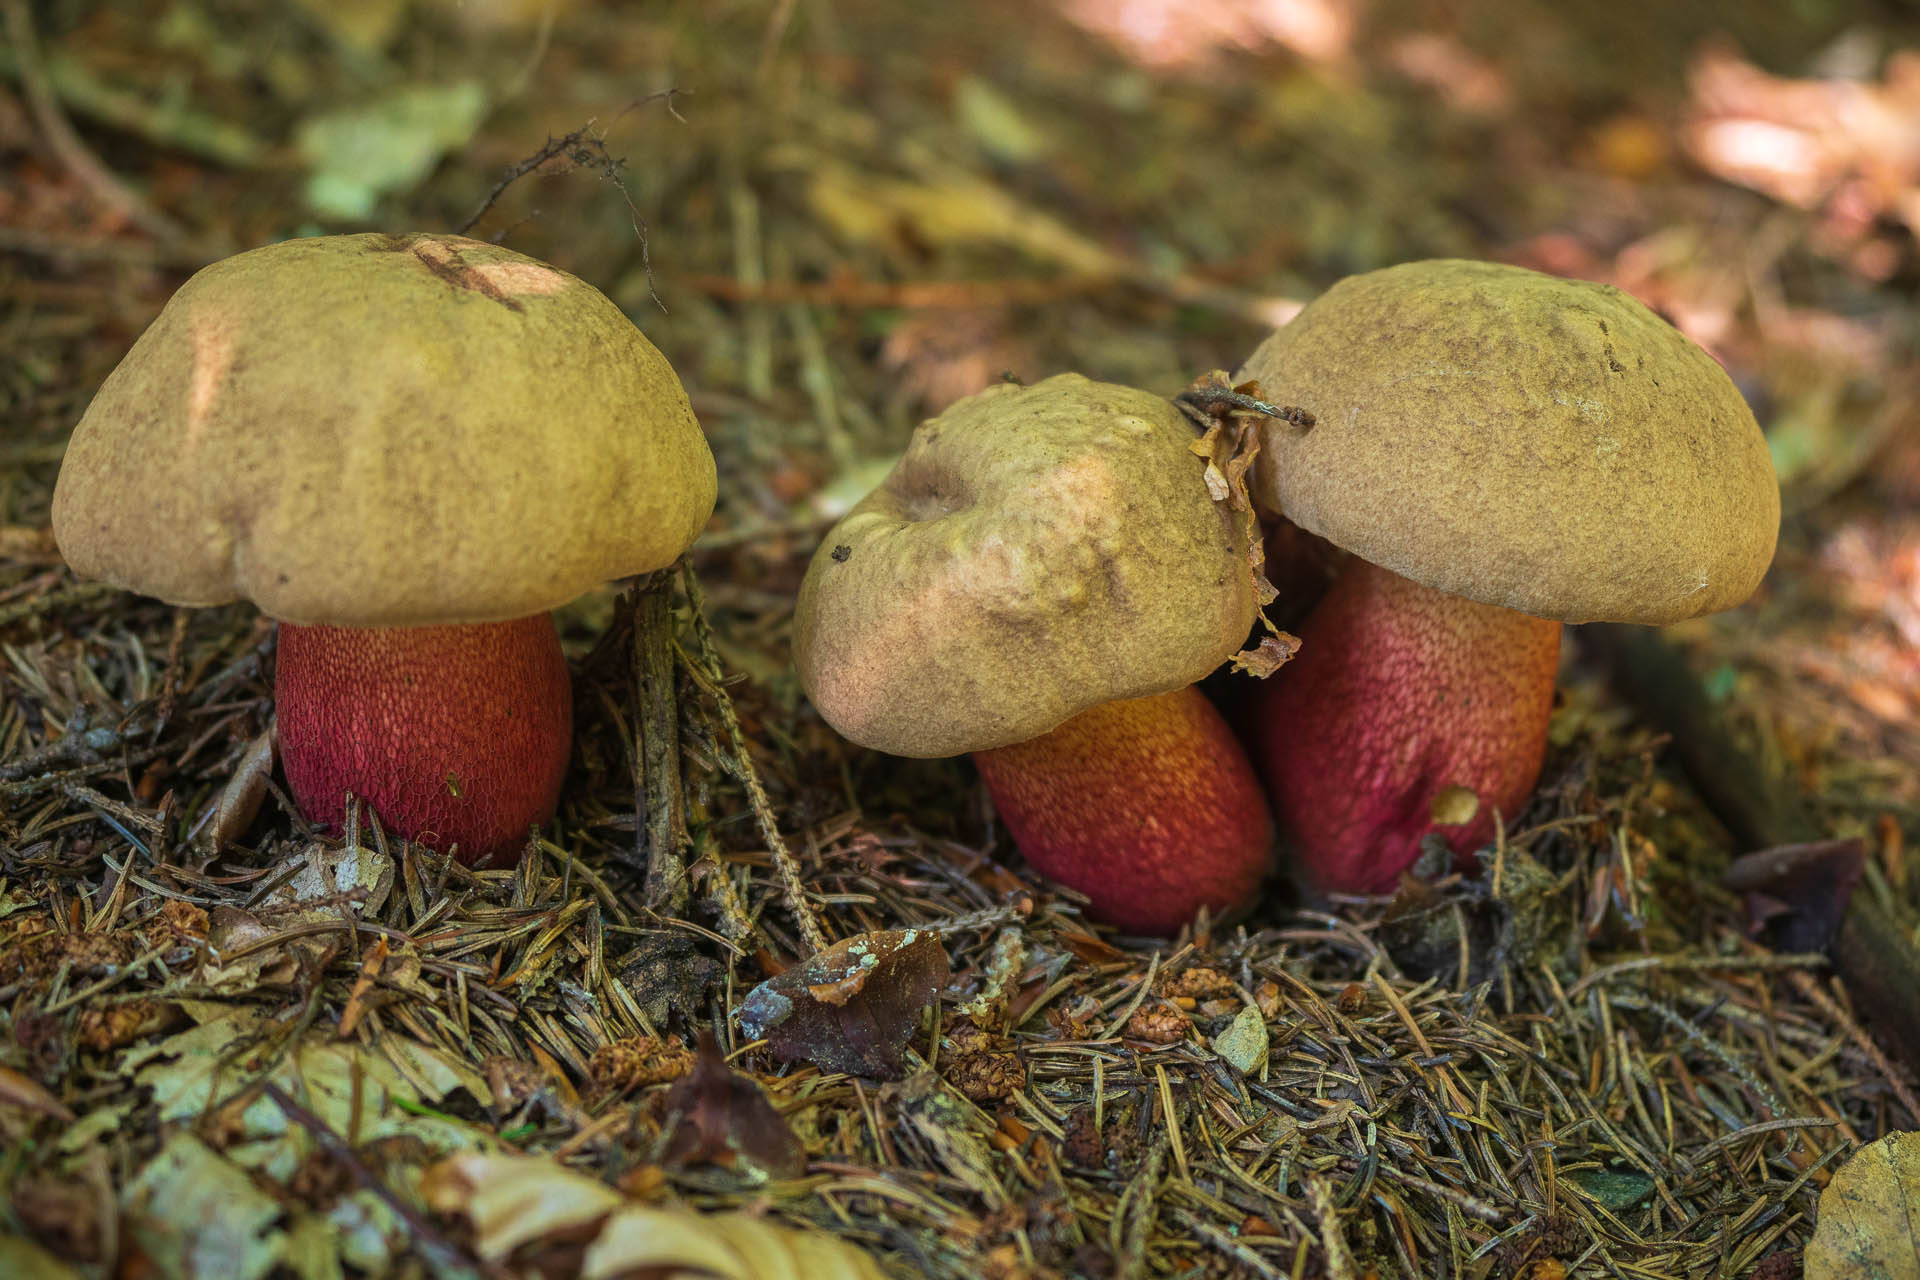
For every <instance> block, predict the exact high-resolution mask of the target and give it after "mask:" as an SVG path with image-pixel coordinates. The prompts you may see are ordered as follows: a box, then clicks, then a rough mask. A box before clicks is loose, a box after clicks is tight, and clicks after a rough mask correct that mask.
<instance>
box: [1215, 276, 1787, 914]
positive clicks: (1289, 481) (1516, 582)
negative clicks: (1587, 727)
mask: <svg viewBox="0 0 1920 1280" xmlns="http://www.w3.org/2000/svg"><path fill="white" fill-rule="evenodd" d="M1238 377H1239V378H1240V379H1255V380H1258V382H1259V383H1260V389H1261V390H1260V393H1261V395H1262V396H1264V397H1265V398H1267V399H1271V400H1277V401H1283V402H1285V403H1289V404H1298V405H1301V406H1302V407H1304V408H1306V409H1308V410H1309V411H1311V412H1312V413H1313V414H1314V415H1315V418H1316V422H1315V425H1313V426H1311V427H1308V428H1304V429H1302V428H1299V427H1295V426H1292V425H1289V424H1285V423H1273V424H1268V425H1266V426H1263V428H1262V430H1263V432H1264V436H1263V442H1262V443H1263V447H1262V450H1261V453H1260V456H1259V459H1258V461H1257V462H1256V464H1255V475H1254V479H1253V484H1252V493H1253V497H1254V501H1255V503H1256V505H1257V506H1259V507H1260V508H1261V509H1262V510H1264V511H1265V512H1267V513H1270V514H1277V515H1280V516H1284V517H1285V518H1286V519H1288V520H1291V521H1293V522H1295V523H1296V524H1298V525H1300V526H1301V527H1303V528H1305V529H1306V530H1308V531H1310V532H1311V533H1315V534H1318V535H1320V536H1322V537H1324V538H1327V539H1329V540H1330V541H1332V542H1333V543H1334V544H1336V545H1337V546H1339V547H1342V548H1345V549H1346V550H1347V551H1349V552H1351V553H1352V556H1353V558H1352V559H1351V560H1349V561H1348V563H1347V565H1346V567H1345V568H1343V569H1342V570H1341V573H1340V576H1339V577H1338V578H1337V579H1336V581H1335V583H1334V585H1333V587H1332V589H1331V591H1330V592H1329V594H1328V595H1327V597H1326V599H1325V600H1323V601H1322V603H1321V604H1320V606H1319V607H1318V609H1317V610H1315V612H1314V614H1313V615H1312V616H1311V617H1310V618H1309V619H1308V620H1307V622H1306V623H1305V625H1304V627H1303V628H1302V631H1301V640H1302V646H1301V652H1300V655H1299V656H1298V657H1297V658H1296V659H1294V661H1293V662H1292V663H1291V664H1290V665H1289V666H1288V667H1287V668H1286V669H1285V670H1283V671H1281V672H1280V673H1279V674H1278V675H1276V676H1275V677H1274V678H1273V679H1272V680H1270V681H1268V682H1267V683H1266V684H1265V685H1264V686H1262V687H1261V688H1260V689H1259V690H1257V691H1256V692H1255V693H1254V694H1253V695H1252V696H1253V699H1254V700H1255V703H1256V706H1255V708H1254V711H1253V716H1252V720H1253V724H1254V731H1253V733H1252V735H1251V736H1252V739H1253V753H1254V757H1255V760H1256V762H1257V764H1258V765H1259V767H1260V769H1261V771H1262V772H1263V773H1264V775H1265V777H1266V779H1267V782H1268V784H1269V793H1270V794H1271V795H1272V797H1273V799H1274V807H1275V809H1276V811H1277V813H1278V815H1279V818H1280V822H1281V825H1282V826H1283V827H1284V828H1285V829H1286V830H1287V831H1288V833H1289V834H1290V836H1291V839H1292V841H1293V843H1294V845H1295V846H1296V849H1297V853H1298V855H1299V857H1300V858H1301V860H1302V861H1303V863H1304V865H1305V869H1306V871H1307V873H1308V875H1309V877H1310V878H1311V879H1312V880H1313V881H1315V882H1316V883H1317V884H1318V885H1319V886H1321V887H1323V888H1326V889H1332V890H1344V891H1352V892H1377V891H1382V890H1385V889H1388V888H1390V887H1391V886H1392V885H1393V884H1394V882H1395V880H1396V879H1397V877H1398V876H1399V875H1400V873H1401V872H1402V871H1403V870H1405V869H1406V868H1407V867H1408V866H1410V865H1411V864H1412V863H1413V862H1414V860H1415V859H1416V857H1417V856H1418V854H1419V850H1420V844H1421V841H1422V839H1423V838H1424V837H1425V836H1426V835H1427V834H1428V833H1429V832H1433V833H1437V834H1439V835H1441V836H1443V837H1444V838H1445V840H1446V842H1447V843H1448V844H1449V845H1450V846H1451V847H1452V849H1453V851H1454V852H1455V854H1456V855H1457V856H1458V857H1459V858H1462V859H1464V858H1465V857H1466V856H1467V855H1468V854H1469V853H1470V852H1471V851H1472V850H1473V849H1475V848H1478V847H1479V846H1481V845H1482V844H1484V843H1485V842H1486V841H1487V840H1488V838H1489V837H1490V836H1491V834H1492V832H1493V824H1494V815H1495V813H1496V811H1497V812H1498V813H1499V814H1501V815H1502V816H1503V817H1505V818H1507V819H1511V818H1512V817H1514V815H1515V814H1516V812H1517V811H1518V809H1519V807H1520V805H1521V804H1522V803H1523V802H1524V801H1525V799H1526V797H1527V796H1528V794H1529V793H1530V792H1531V791H1532V789H1533V785H1534V782H1535V781H1536V780H1537V778H1538V776H1539V771H1540V767H1541V762H1542V759H1543V757H1544V754H1545V750H1546V729H1547V718H1548V714H1549V712H1550V710H1551V708H1552V702H1553V685H1554V677H1555V671H1556V667H1557V662H1558V656H1559V644H1560V624H1561V623H1563V622H1582V621H1592V620H1600V619H1605V620H1610V621H1618V622H1635V623H1646V624H1661V623H1667V622H1673V621H1676V620H1678V619H1681V618H1689V617H1693V616H1694V615H1696V614H1704V613H1711V612H1715V611H1717V610H1721V609H1727V608H1731V607H1733V606H1734V605H1737V604H1739V603H1740V602H1741V601H1743V600H1745V599H1746V598H1747V596H1748V595H1750V594H1751V593H1752V592H1753V590H1754V589H1755V587H1757V586H1758V585H1759V582H1760V579H1761V577H1762V575H1764V574H1765V572H1766V569H1767V565H1768V563H1769V562H1770V561H1771V559H1772V558H1773V546H1774V538H1775V535H1776V534H1777V532H1778V529H1779V523H1780V493H1779V486H1778V483H1777V481H1776V480H1775V478H1774V472H1773V466H1772V462H1771V460H1770V459H1769V457H1768V453H1767V445H1766V441H1765V439H1764V438H1763V437H1762V435H1761V433H1760V429H1759V427H1758V426H1757V425H1756V424H1755V422H1754V419H1753V414H1752V412H1751V411H1750V410H1749V409H1748V408H1747V405H1746V402H1745V401H1744V400H1743V399H1742V398H1741V396H1740V393H1739V391H1738V390H1736V389H1735V387H1734V385H1733V382H1732V380H1731V379H1729V378H1728V377H1727V375H1726V373H1725V371H1724V370H1722V369H1721V368H1720V366H1719V365H1718V364H1717V363H1716V362H1715V361H1714V360H1713V358H1712V357H1711V356H1709V355H1708V354H1707V353H1706V352H1704V351H1702V350H1701V349H1700V348H1699V347H1697V346H1695V345H1694V344H1693V343H1692V342H1690V341H1688V340H1687V339H1686V338H1685V337H1683V336H1682V335H1681V334H1680V333H1679V332H1678V331H1677V330H1676V329H1674V328H1673V327H1672V326H1671V325H1669V324H1668V323H1667V322H1666V321H1665V320H1663V319H1661V318H1660V317H1659V316H1657V315H1655V314H1654V313H1653V312H1652V311H1649V310H1648V309H1647V308H1646V307H1644V306H1642V305H1641V304H1640V303H1639V302H1637V301H1635V300H1634V299H1633V298H1631V297H1629V296H1628V295H1626V294H1624V293H1622V292H1621V291H1619V290H1618V289H1614V288H1611V287H1608V286H1606V285H1599V284H1591V283H1587V282H1584V281H1577V280H1562V279H1557V278H1555V277H1551V276H1545V275H1541V274H1539V273H1537V272H1532V271H1527V270H1523V269H1521V268H1518V267H1508V266H1499V265H1494V264H1489V263H1481V262H1462V261H1436V262H1416V263H1409V264H1406V265H1403V266H1398V267H1391V268H1388V269H1386V270H1383V271H1374V272H1369V273H1367V274H1365V275H1360V276H1354V277H1351V278H1349V279H1346V280H1343V281H1341V282H1340V283H1339V284H1337V285H1335V286H1334V287H1333V288H1332V289H1331V290H1329V291H1328V292H1327V293H1326V294H1325V295H1324V296H1323V297H1321V298H1319V299H1318V300H1316V301H1315V302H1313V303H1312V304H1311V305H1309V306H1308V307H1307V308H1306V309H1305V310H1304V311H1302V312H1301V313H1300V315H1299V316H1298V317H1297V318H1296V319H1294V321H1293V322H1292V323H1291V324H1288V325H1287V326H1286V327H1284V328H1282V329H1279V330H1277V331H1276V332H1275V333H1273V334H1272V335H1271V336H1269V337H1268V338H1267V339H1266V341H1265V342H1263V343H1262V344H1261V345H1260V347H1259V349H1258V350H1256V351H1255V352H1254V354H1253V356H1252V358H1251V359H1249V360H1248V361H1247V363H1246V365H1245V366H1244V367H1243V368H1242V369H1241V370H1240V372H1239V374H1238Z"/></svg>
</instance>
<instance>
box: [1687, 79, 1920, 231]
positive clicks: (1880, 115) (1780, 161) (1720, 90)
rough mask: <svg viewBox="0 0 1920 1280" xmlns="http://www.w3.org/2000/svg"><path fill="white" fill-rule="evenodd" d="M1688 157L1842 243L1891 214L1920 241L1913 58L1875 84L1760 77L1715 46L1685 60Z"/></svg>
mask: <svg viewBox="0 0 1920 1280" xmlns="http://www.w3.org/2000/svg"><path fill="white" fill-rule="evenodd" d="M1691 79H1692V88H1693V102H1692V104H1691V112H1690V118H1689V119H1688V121H1687V124H1686V128H1685V131H1684V137H1685V140H1686V145H1687V149H1688V151H1689V152H1691V153H1692V155H1693V157H1694V159H1695V160H1697V161H1698V162H1699V163H1700V165H1701V166H1702V167H1703V168H1705V169H1707V170H1708V171H1710V172H1712V173H1714V174H1717V175H1719V176H1720V177H1722V178H1725V179H1727V180H1728V181H1730V182H1738V183H1740V184H1741V185H1743V186H1748V187H1752V188H1754V189H1755V190H1758V191H1764V192H1766V193H1767V194H1768V195H1770V196H1772V197H1773V198H1774V199H1776V200H1780V201H1782V202H1784V203H1786V204H1790V205H1794V206H1795V207H1797V208H1802V209H1814V208H1821V207H1824V210H1825V214H1826V217H1827V219H1828V222H1829V225H1830V227H1831V228H1832V229H1833V230H1834V231H1836V232H1837V233H1839V234H1840V235H1841V236H1842V237H1843V238H1848V239H1850V238H1852V237H1853V236H1856V235H1860V234H1864V233H1865V232H1866V231H1867V230H1868V228H1869V227H1870V225H1871V224H1872V222H1873V220H1874V219H1875V218H1877V217H1879V216H1881V215H1883V214H1887V215H1891V216H1893V217H1895V218H1898V219H1899V220H1901V221H1902V222H1905V223H1906V224H1907V227H1908V228H1909V229H1910V230H1913V231H1915V232H1916V233H1920V53H1915V52H1912V51H1908V50H1903V51H1901V52H1898V53H1895V54H1893V55H1892V56H1891V57H1889V58H1888V59H1887V65H1886V72H1885V75H1884V78H1883V80H1882V82H1881V83H1878V84H1873V83H1868V82H1865V81H1862V80H1845V79H1839V78H1830V79H1822V80H1791V79H1787V78H1785V77H1781V76H1772V75H1768V74H1767V73H1766V72H1764V71H1762V70H1760V68H1758V67H1756V66H1754V65H1753V64H1751V63H1749V62H1747V61H1745V60H1744V59H1742V58H1741V57H1740V56H1739V55H1738V54H1737V53H1734V52H1733V51H1732V50H1730V49H1728V48H1725V47H1724V46H1720V45H1710V46H1708V47H1707V48H1706V49H1705V50H1704V51H1703V52H1702V53H1701V54H1700V56H1699V57H1697V58H1696V59H1695V60H1694V64H1693V70H1692V76H1691Z"/></svg>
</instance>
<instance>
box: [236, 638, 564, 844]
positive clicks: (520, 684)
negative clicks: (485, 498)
mask: <svg viewBox="0 0 1920 1280" xmlns="http://www.w3.org/2000/svg"><path fill="white" fill-rule="evenodd" d="M274 699H275V702H276V704H277V707H278V715H279V720H280V759H281V764H282V765H283V767H284V768H285V769H286V773H287V783H288V785H289V787H290V788H291V789H292V791H293V798H294V801H295V802H296V803H297V804H298V805H299V806H300V812H301V813H303V814H305V815H306V816H307V818H308V819H309V820H310V821H312V822H314V823H317V824H319V825H320V826H322V827H324V828H326V829H327V830H329V831H332V832H335V833H337V832H339V831H340V829H341V827H342V823H343V820H344V818H345V796H346V793H347V792H349V791H351V792H353V793H354V794H355V795H357V796H359V797H360V798H361V799H362V800H363V801H364V802H365V803H366V804H368V805H369V806H371V807H372V809H373V810H374V811H375V812H376V813H378V814H379V815H380V820H381V822H382V823H384V824H386V826H387V828H388V829H389V830H390V831H394V832H397V833H398V834H400V835H403V836H406V837H408V838H409V839H413V840H418V841H420V842H421V843H422V844H425V845H428V846H430V847H432V848H435V849H450V848H454V847H455V846H457V847H458V850H459V857H460V860H461V861H462V862H465V863H468V864H469V865H472V864H476V863H479V864H484V863H486V862H489V861H491V860H493V859H494V858H496V857H502V856H510V855H512V854H513V853H515V852H517V851H518V850H519V849H520V848H522V847H523V846H524V845H525V843H526V840H527V833H528V829H529V828H531V827H533V826H536V825H538V824H540V823H544V822H546V821H547V820H548V819H549V818H551V817H552V816H553V811H554V806H555V805H556V804H557V803H558V800H559V795H560V783H561V780H562V778H563V777H564V776H565V774H566V768H567V755H568V751H569V749H570V746H571V740H572V734H573V701H572V695H571V692H570V689H569V685H568V680H567V664H566V659H565V658H563V657H562V656H561V653H560V639H559V636H558V635H557V634H556V633H555V631H554V627H553V619H552V618H551V617H550V616H549V615H547V614H544V613H543V614H536V615H534V616H533V617H528V618H516V619H514V620H513V621H510V622H490V623H482V624H479V625H475V626H444V627H380V628H363V627H324V626H322V627H301V626H294V625H292V624H290V623H284V622H283V623H281V624H280V641H279V658H278V665H277V668H276V675H275V679H274Z"/></svg>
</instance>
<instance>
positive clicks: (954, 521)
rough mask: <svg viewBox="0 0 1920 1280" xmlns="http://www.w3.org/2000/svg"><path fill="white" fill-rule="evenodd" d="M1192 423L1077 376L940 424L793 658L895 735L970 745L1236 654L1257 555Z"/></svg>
mask: <svg viewBox="0 0 1920 1280" xmlns="http://www.w3.org/2000/svg"><path fill="white" fill-rule="evenodd" d="M1195 438H1196V433H1195V431H1194V429H1193V427H1192V426H1190V425H1189V424H1188V423H1187V421H1186V419H1185V418H1184V417H1183V416H1182V415H1181V413H1180V411H1179V410H1178V409H1176V408H1175V407H1174V406H1173V405H1172V404H1171V403H1169V402H1168V401H1166V400H1163V399H1161V398H1160V397H1158V396H1154V395H1149V394H1147V393H1146V392H1143V391H1135V390H1132V389H1130V388H1127V387H1119V386H1113V385H1110V384H1107V383H1100V382H1089V381H1088V380H1087V379H1085V378H1083V377H1081V376H1079V375H1078V374H1061V375H1060V376H1058V377H1055V378H1049V379H1047V380H1046V381H1045V382H1041V383H1038V384H1037V385H1035V386H1031V387H1015V386H999V387H994V388H991V389H989V390H987V391H983V392H981V393H980V394H979V395H976V396H972V397H970V398H969V399H966V400H962V401H960V402H959V403H958V404H956V405H954V406H953V407H951V408H949V409H948V410H947V411H946V412H945V413H942V414H941V415H940V416H939V417H937V418H934V419H931V420H930V421H927V422H924V423H922V424H921V425H920V427H919V429H918V430H916V431H915V432H914V435H913V439H912V441H911V442H910V443H909V444H908V446H907V451H906V455H905V456H904V457H903V458H901V460H900V462H899V464H898V465H896V466H895V467H894V469H893V471H892V472H891V473H890V474H889V475H888V476H887V478H886V480H884V481H883V482H882V483H881V485H880V487H879V488H878V489H876V490H874V491H873V492H872V493H870V494H868V495H867V497H866V498H864V499H863V500H862V501H861V502H860V504H859V505H858V506H856V507H855V508H854V509H853V510H852V511H851V512H849V513H848V514H847V516H846V517H845V518H844V519H842V520H841V521H840V523H839V524H838V525H836V526H835V527H834V528H833V530H832V532H830V533H829V534H828V535H827V538H826V541H825V542H824V543H822V544H821V547H820V550H819V551H818V552H817V553H815V555H814V557H813V563H812V564H811V565H810V566H809V567H808V569H807V576H806V580H805V582H803V583H802V584H801V587H800V599H799V604H798V606H797V610H796V614H795V617H794V634H793V647H794V662H795V665H796V666H797V667H798V668H799V672H800V680H801V683H802V684H803V685H805V687H806V690H807V694H808V696H809V697H811V698H812V700H813V703H814V705H815V706H816V707H817V708H819V710H820V714H821V715H822V716H824V717H826V719H827V721H828V723H830V724H832V725H833V726H834V728H836V729H838V730H839V731H840V732H841V733H842V734H844V735H845V736H846V737H848V738H850V739H852V740H853V741H855V742H858V743H860V744H862V745H864V746H868V747H873V748H876V749H878V750H881V751H885V752H889V753H891V754H893V755H899V756H922V757H934V756H952V755H962V754H965V753H967V752H970V751H982V750H986V749H989V748H992V747H999V746H1006V745H1008V744H1010V743H1015V742H1025V741H1027V740H1029V739H1032V738H1037V737H1039V736H1040V735H1041V734H1044V733H1046V732H1047V731H1048V730H1050V729H1053V728H1054V727H1056V726H1057V725H1059V724H1060V723H1062V722H1063V721H1065V720H1067V719H1069V718H1071V717H1072V716H1074V715H1077V714H1079V713H1080V712H1082V711H1085V710H1087V709H1088V708H1090V707H1094V706H1097V705H1099V704H1101V703H1104V702H1111V701H1114V700H1116V699H1121V698H1140V697H1145V696H1147V695H1149V694H1155V693H1164V692H1167V691H1168V690H1171V689H1177V688H1180V687H1182V686H1184V685H1188V684H1191V683H1193V682H1194V681H1196V680H1198V679H1200V678H1201V677H1202V676H1204V675H1206V674H1207V673H1208V672H1209V671H1212V670H1213V669H1214V668H1215V667H1217V666H1219V665H1220V662H1221V661H1222V660H1223V659H1224V658H1225V657H1226V656H1227V655H1228V654H1230V653H1232V652H1234V650H1236V649H1237V648H1238V647H1239V646H1240V644H1241V643H1242V642H1243V641H1244V640H1245V639H1246V636H1247V632H1248V629H1249V628H1250V627H1251V626H1252V623H1253V617H1254V607H1255V605H1254V588H1253V575H1252V571H1251V569H1250V568H1249V567H1248V563H1247V554H1246V553H1247V547H1246V539H1245V537H1244V536H1243V535H1242V533H1241V532H1240V527H1241V525H1240V521H1239V520H1238V519H1236V518H1235V517H1234V515H1233V513H1231V512H1229V511H1228V510H1227V509H1226V508H1225V507H1224V506H1223V505H1221V504H1218V503H1215V502H1214V501H1213V499H1212V497H1211V496H1210V495H1209V494H1208V491H1207V486H1206V482H1205V479H1204V471H1205V463H1204V462H1203V461H1202V460H1201V459H1200V458H1198V457H1196V456H1195V455H1194V454H1193V453H1192V452H1191V451H1190V449H1189V448H1188V446H1189V445H1191V444H1192V443H1193V442H1194V440H1195Z"/></svg>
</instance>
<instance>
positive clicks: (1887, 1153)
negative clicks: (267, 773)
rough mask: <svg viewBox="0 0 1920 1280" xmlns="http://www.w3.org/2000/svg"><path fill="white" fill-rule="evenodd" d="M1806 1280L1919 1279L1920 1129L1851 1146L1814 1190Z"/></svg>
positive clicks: (1805, 1259) (1806, 1256)
mask: <svg viewBox="0 0 1920 1280" xmlns="http://www.w3.org/2000/svg"><path fill="white" fill-rule="evenodd" d="M1804 1265H1805V1267H1806V1271H1805V1274H1806V1280H1920V1133H1890V1134H1888V1135H1887V1136H1886V1137H1884V1138H1882V1139H1880V1140H1879V1141H1878V1142H1874V1143H1870V1144H1869V1145H1867V1146H1864V1147H1862V1148H1860V1149H1859V1150H1858V1151H1856V1152H1854V1153H1853V1156H1852V1158H1851V1159H1849V1160H1848V1161H1847V1162H1846V1163H1845V1164H1844V1165H1842V1166H1840V1172H1838V1173H1836V1174H1834V1175H1833V1181H1832V1182H1830V1183H1828V1184H1827V1189H1826V1190H1825V1191H1823V1192H1821V1193H1820V1218H1819V1221H1818V1223H1817V1224H1816V1225H1815V1227H1814V1230H1813V1241H1812V1243H1810V1244H1808V1245H1807V1251H1806V1253H1805V1255H1804Z"/></svg>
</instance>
